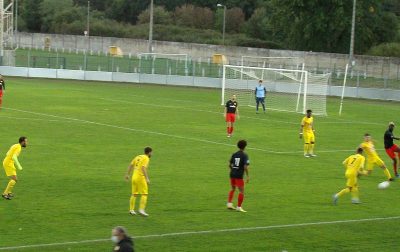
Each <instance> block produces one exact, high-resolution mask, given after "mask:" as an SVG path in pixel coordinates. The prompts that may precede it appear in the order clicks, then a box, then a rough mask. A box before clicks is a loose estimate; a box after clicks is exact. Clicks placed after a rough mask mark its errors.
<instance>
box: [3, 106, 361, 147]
mask: <svg viewBox="0 0 400 252" xmlns="http://www.w3.org/2000/svg"><path fill="white" fill-rule="evenodd" d="M3 109H8V110H12V111H18V112H23V113H28V114H33V115H39V116H46V117H53V118H58V119H62V120H65V121H62V120H50V119H48V120H47V121H54V122H77V123H85V124H92V125H97V126H104V127H109V128H116V129H122V130H128V131H134V132H141V133H145V134H152V135H159V136H165V137H171V138H176V139H183V140H190V141H195V142H203V143H208V144H215V145H223V146H229V147H235V146H236V145H235V144H229V143H221V142H215V141H211V140H206V139H201V138H193V137H185V136H179V135H172V134H167V133H162V132H157V131H149V130H142V129H135V128H129V127H124V126H118V125H113V124H107V123H100V122H94V121H88V120H84V119H78V118H73V117H65V116H58V115H52V114H46V113H40V112H34V111H27V110H21V109H15V108H8V107H3ZM0 117H2V116H0ZM15 119H17V118H15ZM19 119H22V118H19ZM24 120H31V118H24ZM37 120H45V119H37ZM247 149H248V150H255V151H261V152H266V153H272V154H296V153H303V151H302V150H299V151H273V150H268V149H262V148H256V147H247ZM351 151H354V150H353V149H352V150H319V151H318V152H320V153H334V152H351Z"/></svg>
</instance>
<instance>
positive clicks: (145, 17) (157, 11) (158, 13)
mask: <svg viewBox="0 0 400 252" xmlns="http://www.w3.org/2000/svg"><path fill="white" fill-rule="evenodd" d="M153 18H154V20H153V22H154V24H165V25H166V24H172V15H171V13H170V12H168V11H167V10H165V8H164V7H163V6H154V10H153ZM148 23H150V10H149V9H146V10H145V11H143V12H142V13H140V14H139V17H138V24H148Z"/></svg>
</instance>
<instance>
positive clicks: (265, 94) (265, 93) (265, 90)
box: [264, 87, 267, 96]
mask: <svg viewBox="0 0 400 252" xmlns="http://www.w3.org/2000/svg"><path fill="white" fill-rule="evenodd" d="M264 96H267V89H266V88H265V87H264Z"/></svg>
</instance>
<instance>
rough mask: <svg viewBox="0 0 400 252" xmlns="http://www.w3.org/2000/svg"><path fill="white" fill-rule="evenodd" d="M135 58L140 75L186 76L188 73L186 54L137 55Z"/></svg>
mask: <svg viewBox="0 0 400 252" xmlns="http://www.w3.org/2000/svg"><path fill="white" fill-rule="evenodd" d="M137 56H138V59H139V71H140V72H141V73H151V74H165V75H187V74H188V71H189V69H188V65H189V57H188V55H187V54H174V53H139V54H138V55H137Z"/></svg>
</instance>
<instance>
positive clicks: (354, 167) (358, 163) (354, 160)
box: [343, 154, 365, 176]
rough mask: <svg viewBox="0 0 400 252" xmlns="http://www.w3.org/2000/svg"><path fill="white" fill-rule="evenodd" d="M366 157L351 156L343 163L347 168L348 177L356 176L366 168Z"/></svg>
mask: <svg viewBox="0 0 400 252" xmlns="http://www.w3.org/2000/svg"><path fill="white" fill-rule="evenodd" d="M364 163H365V157H364V156H363V155H360V154H354V155H351V156H349V157H348V158H346V159H345V160H344V161H343V164H344V165H345V166H346V175H347V176H356V175H357V174H358V171H359V170H361V169H363V168H364Z"/></svg>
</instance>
